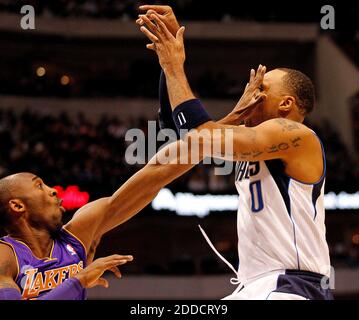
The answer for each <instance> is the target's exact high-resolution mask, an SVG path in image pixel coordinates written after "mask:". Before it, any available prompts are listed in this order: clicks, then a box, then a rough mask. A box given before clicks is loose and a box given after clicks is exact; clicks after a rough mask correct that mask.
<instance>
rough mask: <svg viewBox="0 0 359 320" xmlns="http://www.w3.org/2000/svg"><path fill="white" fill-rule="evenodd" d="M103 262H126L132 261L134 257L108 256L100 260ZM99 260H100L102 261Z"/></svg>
mask: <svg viewBox="0 0 359 320" xmlns="http://www.w3.org/2000/svg"><path fill="white" fill-rule="evenodd" d="M100 259H101V260H102V261H103V262H110V261H116V260H126V261H132V260H133V256H132V255H120V254H113V255H111V256H107V257H104V258H100ZM100 259H98V260H100Z"/></svg>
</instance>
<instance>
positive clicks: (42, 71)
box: [36, 67, 46, 77]
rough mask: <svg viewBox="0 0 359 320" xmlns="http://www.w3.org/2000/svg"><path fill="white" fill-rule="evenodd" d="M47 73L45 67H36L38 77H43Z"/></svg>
mask: <svg viewBox="0 0 359 320" xmlns="http://www.w3.org/2000/svg"><path fill="white" fill-rule="evenodd" d="M45 74H46V69H45V68H44V67H38V68H37V69H36V75H37V76H38V77H43V76H44V75H45Z"/></svg>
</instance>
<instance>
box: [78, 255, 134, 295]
mask: <svg viewBox="0 0 359 320" xmlns="http://www.w3.org/2000/svg"><path fill="white" fill-rule="evenodd" d="M132 260H133V257H132V256H121V255H118V254H114V255H112V256H108V257H105V258H99V259H97V260H95V261H94V262H92V263H91V264H90V265H88V266H87V267H86V268H85V269H83V270H82V271H80V272H79V273H78V274H77V275H76V276H75V278H77V279H78V280H79V281H80V283H81V285H82V286H83V287H84V288H92V287H95V286H98V285H100V286H103V287H105V288H108V281H107V280H106V279H104V278H102V275H103V274H104V273H105V271H111V272H113V273H114V274H115V276H116V277H117V278H121V272H120V270H119V269H118V266H120V265H124V264H126V263H127V262H129V261H132Z"/></svg>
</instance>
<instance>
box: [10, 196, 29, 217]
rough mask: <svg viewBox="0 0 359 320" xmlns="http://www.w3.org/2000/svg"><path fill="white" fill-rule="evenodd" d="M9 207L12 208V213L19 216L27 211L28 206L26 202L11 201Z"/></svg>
mask: <svg viewBox="0 0 359 320" xmlns="http://www.w3.org/2000/svg"><path fill="white" fill-rule="evenodd" d="M9 207H10V210H11V212H13V213H15V214H19V215H21V214H22V213H24V212H25V210H26V206H25V204H24V202H23V201H22V200H20V199H11V200H10V201H9Z"/></svg>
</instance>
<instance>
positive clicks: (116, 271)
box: [109, 267, 122, 279]
mask: <svg viewBox="0 0 359 320" xmlns="http://www.w3.org/2000/svg"><path fill="white" fill-rule="evenodd" d="M109 271H111V272H113V273H114V274H115V276H116V277H117V278H118V279H121V277H122V274H121V271H120V270H119V269H118V268H117V267H113V268H111V269H109Z"/></svg>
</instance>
